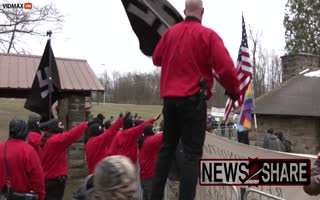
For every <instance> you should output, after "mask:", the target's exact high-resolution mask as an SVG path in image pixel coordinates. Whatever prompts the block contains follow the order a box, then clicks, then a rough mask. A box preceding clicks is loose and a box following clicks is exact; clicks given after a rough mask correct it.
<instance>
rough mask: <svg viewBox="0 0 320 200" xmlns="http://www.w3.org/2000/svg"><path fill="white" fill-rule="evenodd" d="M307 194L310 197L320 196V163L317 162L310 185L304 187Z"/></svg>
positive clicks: (312, 171) (312, 170) (313, 168)
mask: <svg viewBox="0 0 320 200" xmlns="http://www.w3.org/2000/svg"><path fill="white" fill-rule="evenodd" d="M303 190H304V192H305V193H307V194H309V195H319V194H320V161H319V160H317V161H316V162H315V163H314V165H313V167H312V169H311V177H310V184H309V185H305V186H303Z"/></svg>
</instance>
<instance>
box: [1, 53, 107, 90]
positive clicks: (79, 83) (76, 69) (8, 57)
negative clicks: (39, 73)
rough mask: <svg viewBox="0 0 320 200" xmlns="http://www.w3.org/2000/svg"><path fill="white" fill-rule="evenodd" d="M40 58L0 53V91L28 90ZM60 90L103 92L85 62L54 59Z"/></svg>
mask: <svg viewBox="0 0 320 200" xmlns="http://www.w3.org/2000/svg"><path fill="white" fill-rule="evenodd" d="M40 59H41V56H33V55H20V54H4V53H0V90H2V89H6V90H8V89H15V90H16V89H27V90H28V89H30V88H31V85H32V82H33V79H34V77H35V74H36V70H37V68H38V66H39V63H40ZM56 62H57V67H58V71H59V76H60V82H61V89H62V90H64V91H103V90H104V89H103V86H102V85H101V83H100V82H99V80H98V79H97V77H96V75H95V74H94V72H93V71H92V69H91V68H90V66H89V64H88V63H87V61H86V60H79V59H69V58H56Z"/></svg>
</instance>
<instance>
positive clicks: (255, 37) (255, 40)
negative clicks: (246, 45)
mask: <svg viewBox="0 0 320 200" xmlns="http://www.w3.org/2000/svg"><path fill="white" fill-rule="evenodd" d="M261 36H262V32H260V31H257V32H254V31H253V29H252V28H251V26H250V25H249V39H250V40H251V42H252V44H253V47H252V69H253V87H254V91H256V90H257V89H258V88H259V87H260V86H259V85H257V84H258V77H257V62H256V54H257V47H258V45H259V44H260V41H261V40H260V38H261Z"/></svg>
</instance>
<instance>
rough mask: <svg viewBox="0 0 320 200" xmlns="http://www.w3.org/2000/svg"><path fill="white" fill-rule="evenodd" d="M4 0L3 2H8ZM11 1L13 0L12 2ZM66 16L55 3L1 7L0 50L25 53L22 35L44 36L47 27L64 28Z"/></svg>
mask: <svg viewBox="0 0 320 200" xmlns="http://www.w3.org/2000/svg"><path fill="white" fill-rule="evenodd" d="M6 3H7V1H4V2H3V4H6ZM10 3H11V2H10ZM63 18H64V16H63V15H62V14H60V12H59V11H58V10H57V8H56V7H55V6H54V5H53V4H47V5H44V6H36V5H33V7H32V9H30V10H24V9H23V8H7V7H6V8H5V6H2V7H1V8H0V44H1V46H0V50H1V51H3V52H7V53H10V52H11V51H12V49H13V50H14V51H15V52H16V53H25V52H27V51H26V49H25V48H24V47H23V46H24V45H23V43H24V42H23V40H22V36H25V35H31V36H35V37H39V36H43V35H44V34H45V33H46V31H47V29H48V28H50V29H51V30H59V29H61V28H62V23H63Z"/></svg>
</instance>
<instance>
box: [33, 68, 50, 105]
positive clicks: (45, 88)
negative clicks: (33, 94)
mask: <svg viewBox="0 0 320 200" xmlns="http://www.w3.org/2000/svg"><path fill="white" fill-rule="evenodd" d="M41 70H44V72H45V74H46V77H42V73H41ZM48 75H49V67H45V68H44V69H43V68H42V69H40V70H38V71H37V77H38V81H39V87H40V89H41V98H43V99H44V98H46V97H47V96H48V94H49V88H50V87H49V78H48V77H49V76H48ZM51 92H53V87H52V88H51Z"/></svg>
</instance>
